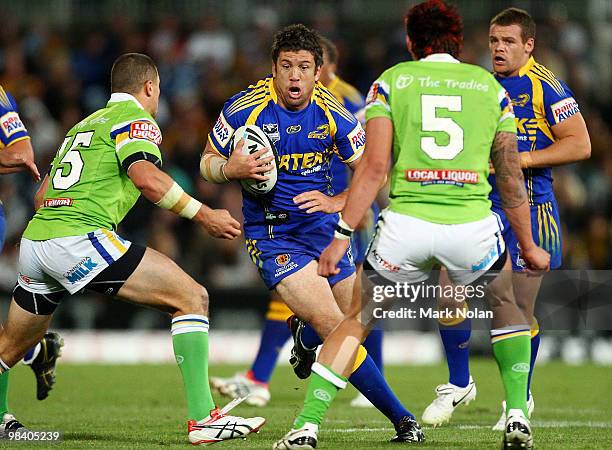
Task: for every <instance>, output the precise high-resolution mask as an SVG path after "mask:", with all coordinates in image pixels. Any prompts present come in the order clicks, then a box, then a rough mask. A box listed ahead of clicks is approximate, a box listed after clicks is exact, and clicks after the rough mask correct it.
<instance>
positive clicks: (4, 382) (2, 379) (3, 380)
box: [0, 370, 9, 420]
mask: <svg viewBox="0 0 612 450" xmlns="http://www.w3.org/2000/svg"><path fill="white" fill-rule="evenodd" d="M8 387H9V371H8V370H7V371H5V372H3V373H2V374H0V420H2V415H3V414H4V413H7V412H8V410H9V407H8Z"/></svg>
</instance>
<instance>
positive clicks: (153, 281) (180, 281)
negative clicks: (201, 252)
mask: <svg viewBox="0 0 612 450" xmlns="http://www.w3.org/2000/svg"><path fill="white" fill-rule="evenodd" d="M117 296H118V297H119V298H122V299H124V300H128V301H130V302H132V303H137V304H141V305H146V306H150V307H153V308H156V309H159V310H162V311H166V312H168V313H170V314H177V313H179V314H204V315H206V314H208V294H207V292H206V290H205V289H204V287H202V286H201V285H200V284H198V283H197V282H196V281H195V280H194V279H193V278H191V277H190V276H189V275H188V274H187V273H185V271H183V270H182V269H181V268H180V267H179V266H178V265H177V264H176V263H175V262H174V261H172V260H171V259H170V258H168V257H167V256H165V255H163V254H162V253H160V252H158V251H156V250H153V249H151V248H147V249H146V251H145V253H144V255H143V257H142V259H141V261H140V263H139V264H138V266H137V267H136V269H135V270H134V272H133V273H132V274H131V275H130V276H129V278H127V281H126V282H125V283H124V284H123V286H122V287H121V288H120V289H119V292H118V293H117Z"/></svg>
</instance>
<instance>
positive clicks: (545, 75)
mask: <svg viewBox="0 0 612 450" xmlns="http://www.w3.org/2000/svg"><path fill="white" fill-rule="evenodd" d="M531 71H532V72H533V73H535V74H536V75H537V76H539V77H541V78H542V79H543V80H544V81H546V82H548V84H549V85H550V87H552V88H553V89H554V90H555V92H556V93H557V94H559V95H561V96H564V95H566V92H565V89H563V86H562V85H561V83H559V80H557V77H556V76H555V74H554V73H552V72H551V71H550V70H549V69H547V68H546V67H544V66H543V65H542V64H538V63H535V64H534V66H533V68H532V69H531Z"/></svg>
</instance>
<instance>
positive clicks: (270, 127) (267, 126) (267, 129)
mask: <svg viewBox="0 0 612 450" xmlns="http://www.w3.org/2000/svg"><path fill="white" fill-rule="evenodd" d="M261 129H262V130H263V132H264V133H266V135H267V136H268V137H269V138H270V140H271V141H272V142H273V143H275V144H276V143H277V142H278V141H280V133H279V131H278V124H277V123H264V124H263V125H262V126H261Z"/></svg>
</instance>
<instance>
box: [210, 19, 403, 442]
mask: <svg viewBox="0 0 612 450" xmlns="http://www.w3.org/2000/svg"><path fill="white" fill-rule="evenodd" d="M322 63H323V51H322V49H321V44H320V42H319V38H318V35H317V34H316V33H314V32H313V31H311V30H309V29H308V28H306V27H305V26H303V25H291V26H288V27H286V28H284V29H283V30H281V31H279V32H278V33H277V34H276V35H275V38H274V43H273V46H272V76H269V77H267V78H264V79H263V80H260V81H259V82H258V83H257V84H255V85H253V86H250V87H249V88H248V89H247V90H245V91H242V92H240V93H238V94H236V95H235V96H233V97H232V98H230V99H229V100H228V101H227V102H226V103H225V105H224V106H223V110H222V111H221V114H220V115H219V118H218V120H217V122H216V124H215V126H214V127H213V130H212V131H211V132H210V134H209V136H208V142H207V144H206V149H205V153H204V155H203V157H202V160H201V163H200V169H201V172H202V175H203V176H204V178H205V179H207V180H208V181H212V182H215V183H224V182H228V181H229V180H238V179H249V178H251V179H255V180H265V179H266V177H265V176H263V175H262V173H265V172H266V171H268V170H269V167H268V165H267V164H268V163H269V162H270V161H271V157H263V155H265V154H266V152H267V151H268V149H267V148H264V149H261V150H259V151H258V152H255V153H253V154H252V155H243V154H242V153H241V152H240V151H234V152H232V153H231V154H230V150H231V148H232V137H233V135H234V131H235V130H236V129H238V128H239V127H241V126H243V125H245V124H255V125H257V126H259V127H260V128H261V129H262V130H263V131H264V132H265V133H266V134H267V136H268V137H269V138H270V141H271V142H272V143H273V145H274V146H275V148H276V151H277V167H278V181H277V183H276V185H275V187H274V189H272V190H271V191H270V192H269V193H268V194H265V195H260V196H253V195H250V194H248V193H247V192H244V191H243V208H242V210H243V213H244V218H245V221H244V230H245V235H246V238H247V239H246V244H247V249H248V251H249V254H250V255H251V258H252V259H253V262H254V263H255V264H256V265H257V267H258V268H259V273H260V275H261V277H262V279H263V281H264V283H265V284H266V286H267V287H268V289H270V290H275V291H276V292H277V293H278V294H279V295H280V297H281V298H282V299H283V300H284V302H285V303H286V304H287V306H288V307H289V308H290V309H291V310H292V311H293V312H294V313H295V314H296V315H297V316H298V317H299V318H300V319H302V320H304V321H305V322H307V323H308V324H310V325H311V326H304V325H303V323H301V322H300V321H292V331H293V333H294V344H295V347H296V348H298V351H299V352H302V350H303V353H300V354H294V355H293V358H294V362H295V367H294V370H296V373H298V376H300V377H302V378H305V377H307V376H309V375H310V367H311V365H312V362H313V361H314V350H313V349H314V348H315V347H316V346H317V345H319V344H320V343H321V342H322V341H321V338H320V337H319V336H322V337H325V336H327V335H328V334H329V333H330V332H331V330H332V329H333V328H334V327H335V326H336V325H337V324H338V323H339V322H340V321H341V320H342V317H343V313H342V311H347V310H348V309H347V307H348V305H349V303H350V300H351V296H352V292H353V283H354V280H355V267H354V264H353V261H352V258H351V254H350V252H348V251H347V248H345V249H344V251H343V254H342V255H341V258H340V259H341V262H340V263H339V266H340V268H341V269H340V271H339V272H338V273H337V274H335V275H334V276H331V277H329V278H327V279H326V278H324V277H321V276H319V275H318V274H317V266H318V263H317V260H316V259H317V257H318V255H319V253H320V252H321V250H322V249H323V248H324V246H325V245H327V243H328V242H329V240H330V239H331V237H332V235H333V233H334V228H335V225H336V222H337V221H338V214H337V212H338V211H339V210H340V209H342V207H343V205H344V201H345V199H346V195H347V193H346V192H343V193H340V194H336V195H334V192H333V191H332V190H331V186H330V180H329V178H330V176H329V164H330V159H331V158H332V155H333V154H336V155H337V156H338V157H339V158H340V159H341V160H342V161H343V162H344V163H345V164H348V165H349V166H350V167H353V168H354V167H355V166H356V164H357V161H358V160H359V159H360V158H361V154H362V152H363V145H364V141H365V132H364V131H363V128H362V127H361V125H360V124H359V122H358V121H357V119H356V118H355V117H354V116H353V115H352V114H351V113H349V112H348V111H347V110H346V108H345V107H344V106H342V104H340V102H339V101H338V100H337V99H336V98H335V97H334V96H333V95H332V94H331V93H330V92H329V91H328V90H327V89H325V88H324V87H323V86H322V85H321V84H320V83H318V82H317V81H318V79H319V76H320V70H321V65H322ZM238 145H241V144H240V143H238ZM315 330H316V332H315ZM317 334H318V335H317ZM350 373H351V376H350V382H351V383H352V384H353V385H354V386H355V387H356V388H357V389H358V390H359V391H360V392H362V393H363V394H365V395H366V396H367V397H368V399H369V400H370V401H371V402H372V403H373V404H374V405H375V406H376V407H377V408H378V409H379V410H380V411H381V412H382V413H383V414H384V415H385V416H386V417H387V418H388V419H389V420H390V421H391V422H392V423H393V425H394V426H395V428H396V431H397V435H396V437H395V438H394V439H395V440H397V441H404V440H406V439H407V438H409V435H407V434H406V432H405V431H406V430H405V427H404V425H405V423H407V421H408V420H413V417H414V416H413V415H412V414H411V413H410V412H409V411H408V410H406V408H404V407H403V406H402V404H401V403H400V402H399V400H398V399H397V397H395V395H394V394H393V392H392V391H391V389H390V388H389V386H388V385H387V383H386V382H385V380H384V378H383V377H382V374H381V373H380V371H379V370H378V368H377V367H376V365H375V364H374V362H373V360H372V358H371V357H370V356H369V355H368V354H367V351H366V350H365V348H363V347H360V348H359V356H358V358H357V360H356V362H355V364H354V365H353V366H352V367H351V370H350Z"/></svg>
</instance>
